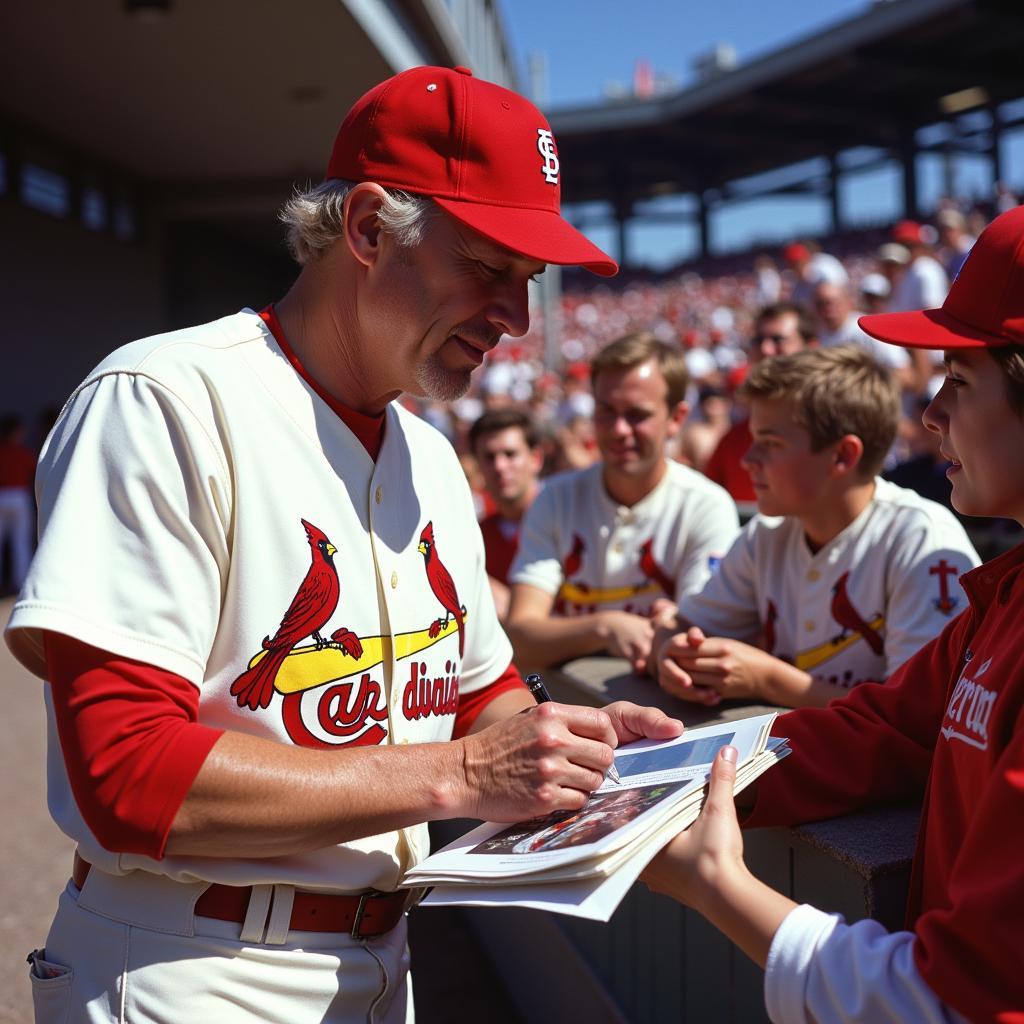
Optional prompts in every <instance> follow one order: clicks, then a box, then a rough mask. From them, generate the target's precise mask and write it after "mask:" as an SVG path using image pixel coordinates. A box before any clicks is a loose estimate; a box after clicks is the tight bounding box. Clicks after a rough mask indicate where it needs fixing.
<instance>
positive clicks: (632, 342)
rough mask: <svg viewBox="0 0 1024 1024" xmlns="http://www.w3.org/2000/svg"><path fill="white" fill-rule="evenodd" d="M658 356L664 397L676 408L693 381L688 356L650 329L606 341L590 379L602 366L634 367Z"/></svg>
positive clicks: (623, 368) (594, 377)
mask: <svg viewBox="0 0 1024 1024" xmlns="http://www.w3.org/2000/svg"><path fill="white" fill-rule="evenodd" d="M651 359H653V360H655V361H656V362H657V364H658V369H660V370H661V375H662V377H664V378H665V383H666V384H667V385H668V394H667V395H666V397H665V401H666V402H668V407H669V409H674V408H675V407H676V406H677V405H678V404H679V403H680V402H681V401H682V400H683V399H684V398H685V397H686V389H687V387H688V386H689V384H690V375H689V373H688V372H687V370H686V359H685V358H684V357H683V353H682V352H681V351H680V350H679V349H677V348H672V346H670V345H666V344H665V343H664V342H663V341H659V340H658V339H657V338H656V337H655V336H654V335H653V334H651V332H650V331H636V332H635V333H633V334H627V335H625V336H623V337H621V338H618V339H617V340H616V341H613V342H610V343H609V344H607V345H605V347H604V348H603V349H601V351H600V352H598V353H597V355H596V356H594V361H593V362H592V363H591V364H590V379H591V382H593V381H596V380H597V375H598V374H599V373H601V371H602V370H632V369H633V367H635V366H640V365H642V364H643V363H646V362H648V361H649V360H651Z"/></svg>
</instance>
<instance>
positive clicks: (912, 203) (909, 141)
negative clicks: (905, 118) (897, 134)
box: [899, 131, 920, 220]
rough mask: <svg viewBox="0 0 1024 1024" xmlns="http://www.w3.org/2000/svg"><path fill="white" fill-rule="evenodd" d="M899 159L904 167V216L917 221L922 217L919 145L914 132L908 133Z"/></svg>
mask: <svg viewBox="0 0 1024 1024" xmlns="http://www.w3.org/2000/svg"><path fill="white" fill-rule="evenodd" d="M899 157H900V163H901V165H902V167H903V216H904V217H908V218H910V219H911V220H917V218H918V217H919V216H920V214H919V212H918V199H917V143H916V142H915V141H914V133H913V131H909V132H908V133H907V138H906V139H905V141H904V143H903V145H902V146H900V150H899Z"/></svg>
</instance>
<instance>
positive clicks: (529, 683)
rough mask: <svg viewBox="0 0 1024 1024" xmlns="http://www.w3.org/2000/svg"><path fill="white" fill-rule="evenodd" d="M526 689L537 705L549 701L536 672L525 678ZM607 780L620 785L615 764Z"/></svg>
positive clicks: (620, 781) (546, 691)
mask: <svg viewBox="0 0 1024 1024" xmlns="http://www.w3.org/2000/svg"><path fill="white" fill-rule="evenodd" d="M526 688H527V689H528V690H529V691H530V693H532V694H533V699H534V700H535V701H536V702H537V703H538V704H546V703H547V702H548V701H549V700H551V694H550V693H548V688H547V687H546V686H545V685H544V680H543V679H541V677H540V676H539V675H537V673H536V672H531V673H530V674H529V675H528V676H527V677H526ZM607 775H608V778H609V779H611V780H612V782H614V783H615V784H616V785H617V786H621V785H622V780H621V779H620V778H619V772H618V769H617V768H616V767H615V762H614V761H613V762H612V763H611V767H609V769H608V772H607Z"/></svg>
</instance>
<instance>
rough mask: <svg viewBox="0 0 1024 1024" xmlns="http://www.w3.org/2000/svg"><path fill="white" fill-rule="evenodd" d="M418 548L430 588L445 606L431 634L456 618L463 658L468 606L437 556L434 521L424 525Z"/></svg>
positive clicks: (460, 655)
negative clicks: (461, 599)
mask: <svg viewBox="0 0 1024 1024" xmlns="http://www.w3.org/2000/svg"><path fill="white" fill-rule="evenodd" d="M417 550H418V551H419V553H420V554H421V555H422V556H423V561H424V562H425V563H426V569H427V582H428V583H429V584H430V589H431V590H432V591H433V592H434V597H436V598H437V599H438V601H440V602H441V604H442V605H443V606H444V620H443V621H442V620H441V619H438V620H437V621H436V622H435V623H434V624H433V625H432V626H431V627H430V635H431V636H437V634H438V633H440V632H441V630H442V629H443V628H444V627H445V626H447V625H448V620H449V618H454V619H455V625H456V626H458V627H459V657H460V658H461V657H462V652H463V649H464V648H465V645H466V626H465V615H466V607H465V605H462V604H460V603H459V594H458V591H457V590H456V589H455V581H454V580H453V579H452V575H451V573H450V572H449V571H448V570H447V569H446V568H445V567H444V565H443V564H442V562H441V559H440V558H438V557H437V547H436V546H435V544H434V524H433V522H429V523H427V525H426V526H424V527H423V532H422V533H421V534H420V543H419V547H418V548H417Z"/></svg>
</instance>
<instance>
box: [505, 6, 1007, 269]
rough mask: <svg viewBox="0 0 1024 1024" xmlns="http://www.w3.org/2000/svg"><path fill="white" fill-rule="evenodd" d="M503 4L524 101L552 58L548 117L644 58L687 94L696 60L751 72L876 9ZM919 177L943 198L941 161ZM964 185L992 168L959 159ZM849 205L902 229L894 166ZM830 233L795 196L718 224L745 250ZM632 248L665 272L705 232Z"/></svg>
mask: <svg viewBox="0 0 1024 1024" xmlns="http://www.w3.org/2000/svg"><path fill="white" fill-rule="evenodd" d="M499 2H500V6H501V10H502V14H503V16H504V22H505V29H506V31H507V33H508V35H509V36H510V37H511V40H512V45H513V50H514V52H515V54H516V56H517V58H518V63H519V69H520V87H521V88H522V90H523V91H524V92H525V91H527V90H528V89H529V81H530V79H529V75H528V74H527V71H526V61H527V57H528V55H529V54H531V53H542V54H544V55H545V56H546V58H547V71H548V74H547V91H548V96H547V103H546V104H545V107H546V109H557V108H558V107H564V106H575V105H580V104H591V103H599V102H601V101H602V99H603V97H604V95H605V90H606V88H607V87H608V85H609V83H620V84H621V85H622V86H625V87H629V86H630V85H631V83H632V80H633V74H634V70H635V68H636V64H637V61H638V60H647V61H649V62H650V64H651V66H652V67H653V70H654V72H655V73H656V74H659V73H660V74H665V75H670V76H672V77H673V78H675V79H676V80H677V81H678V82H679V84H680V85H686V84H688V83H690V82H692V81H693V71H692V64H693V60H694V58H696V57H698V56H699V55H701V54H703V53H706V52H708V51H709V50H710V49H712V47H714V45H715V44H717V43H728V44H730V45H731V46H732V47H733V48H734V49H735V51H736V55H737V58H738V60H739V62H740V63H742V62H745V61H748V60H751V59H753V58H755V57H758V56H761V55H763V54H765V53H768V52H771V51H772V50H775V49H778V48H779V47H780V46H784V45H786V44H789V43H792V42H795V41H797V40H799V39H800V38H802V37H804V36H807V35H812V34H814V33H816V32H818V31H821V30H822V29H824V28H826V27H828V26H830V25H832V24H834V23H836V22H839V21H844V20H846V19H848V18H850V17H852V16H854V15H856V14H859V13H862V12H863V11H865V10H867V8H868V6H869V5H868V2H867V0H758V2H754V0H718V2H717V3H716V2H706V0H705V2H701V3H695V2H693V0H675V2H672V0H660V2H658V0H618V2H613V0H589V2H587V0H585V2H584V3H582V4H574V3H569V2H567V0H499ZM895 2H899V0H895ZM1022 93H1024V89H1022ZM1008 142H1009V146H1008V150H1007V152H1006V157H1007V164H1008V166H1009V167H1010V174H1009V175H1008V177H1009V179H1010V181H1011V182H1013V183H1015V184H1017V183H1019V182H1020V179H1021V177H1022V175H1021V167H1022V165H1024V140H1022V139H1020V138H1018V139H1016V140H1013V141H1009V140H1008ZM1019 155H1020V156H1021V158H1020V159H1018V156H1019ZM1015 171H1016V173H1014V172H1015ZM920 175H921V180H920V185H919V187H920V194H921V199H922V203H923V204H925V205H926V206H927V205H928V204H929V202H931V201H934V199H935V198H936V197H937V196H938V194H939V191H940V188H941V179H940V168H939V164H938V159H937V158H935V157H929V158H927V159H924V160H922V162H921V166H920ZM956 175H957V184H958V187H959V188H960V189H961V190H967V191H973V192H981V191H983V190H987V188H988V187H989V184H990V180H989V174H988V169H987V166H986V165H985V164H984V163H983V162H982V161H960V162H959V163H958V166H957V169H956ZM840 196H841V203H842V206H843V209H844V211H845V212H846V213H847V214H849V215H850V216H851V217H852V218H853V219H861V220H866V219H871V220H877V219H885V218H893V219H895V218H896V217H898V216H900V215H901V210H900V200H899V196H900V180H899V175H898V173H897V171H896V170H895V168H893V169H884V168H883V169H881V170H879V171H877V172H870V173H868V174H865V175H861V176H859V177H857V178H854V177H852V176H848V177H847V179H846V181H845V184H844V185H843V186H842V188H841V191H840ZM826 226H827V209H826V204H825V202H824V201H823V200H817V199H813V198H802V197H796V196H787V197H779V198H778V199H775V200H761V201H755V202H750V203H747V204H744V205H743V206H740V205H738V204H734V205H732V206H730V207H727V208H725V209H723V210H721V211H719V212H718V213H717V214H716V215H714V217H713V219H712V224H711V232H712V244H713V245H716V246H717V247H722V248H737V247H740V246H745V245H746V244H749V243H750V242H751V241H752V240H764V241H770V240H772V239H778V238H788V237H792V236H793V235H794V234H799V233H805V232H806V233H812V234H815V233H818V232H820V231H823V230H825V229H826ZM587 233H588V234H589V235H590V236H591V237H592V238H593V239H594V241H595V242H597V243H598V244H599V245H602V246H607V247H609V248H610V249H611V250H613V251H614V249H615V244H616V243H615V236H614V232H613V230H612V229H611V228H610V227H609V228H606V229H602V228H598V227H589V226H588V227H587ZM630 246H631V249H632V253H633V256H634V259H635V260H636V261H637V262H641V263H648V264H649V265H651V266H656V267H657V266H667V265H671V264H673V263H675V262H678V261H679V259H681V258H683V257H684V256H685V255H686V254H687V253H688V252H692V251H693V250H694V248H695V246H696V231H695V230H694V229H691V228H688V227H687V226H685V225H681V224H666V225H665V226H662V227H657V226H646V225H637V226H636V227H635V228H634V229H633V230H632V232H631V235H630Z"/></svg>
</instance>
